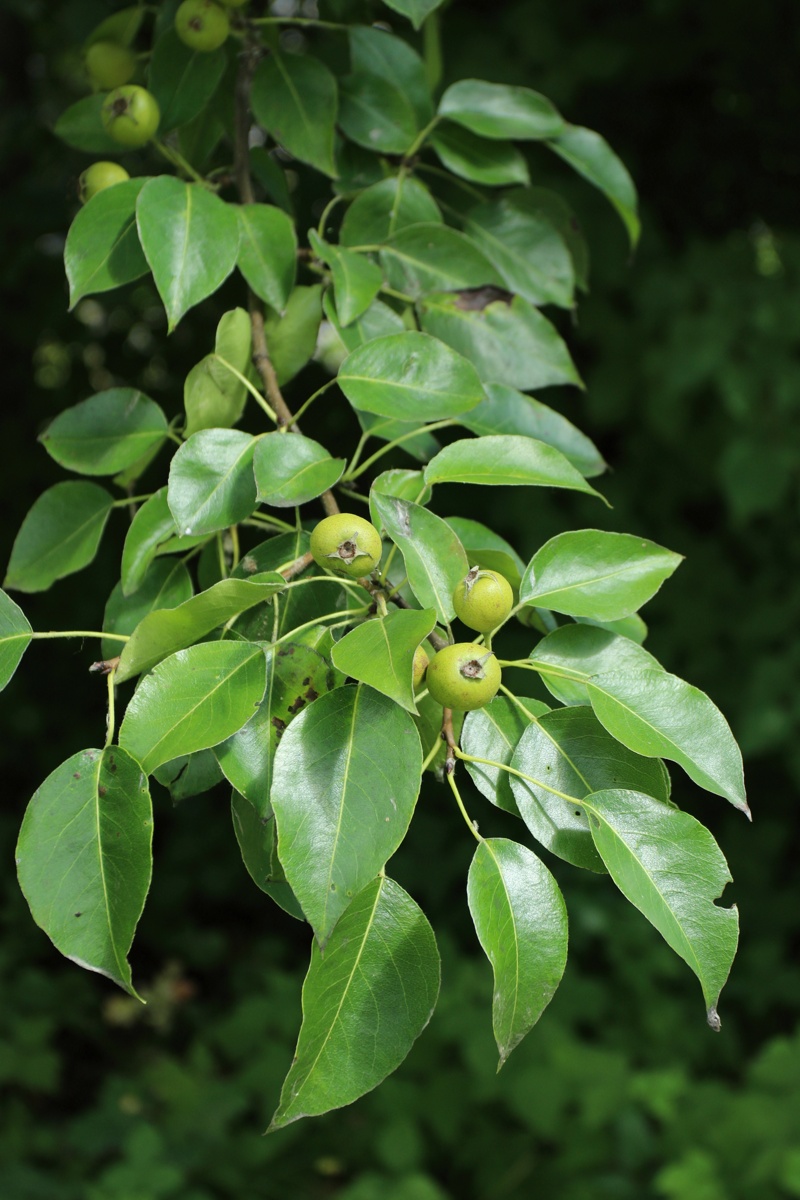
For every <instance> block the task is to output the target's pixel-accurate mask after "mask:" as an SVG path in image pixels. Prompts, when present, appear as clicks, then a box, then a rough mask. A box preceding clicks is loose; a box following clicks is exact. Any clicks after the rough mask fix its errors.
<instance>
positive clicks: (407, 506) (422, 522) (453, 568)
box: [372, 494, 469, 623]
mask: <svg viewBox="0 0 800 1200" xmlns="http://www.w3.org/2000/svg"><path fill="white" fill-rule="evenodd" d="M372 503H373V505H374V507H375V510H376V512H377V513H378V516H379V517H380V520H381V525H382V526H383V528H384V529H385V530H386V532H387V533H388V535H389V537H390V538H391V539H392V541H393V542H394V543H395V544H396V546H397V547H398V549H399V550H400V553H401V554H402V555H403V562H404V563H405V568H406V574H407V575H408V582H409V586H410V588H411V590H412V592H413V593H414V595H415V596H416V598H417V600H418V601H419V603H420V604H421V605H422V606H423V607H424V608H433V609H435V610H436V613H437V615H438V617H439V620H440V621H443V622H445V623H447V622H448V621H452V620H453V618H454V617H455V615H456V614H455V609H454V608H453V591H454V589H455V586H456V584H457V583H458V582H459V580H461V579H463V578H464V576H465V575H466V573H467V571H468V570H469V563H468V561H467V556H466V553H465V552H464V547H463V546H462V545H461V543H460V541H459V540H458V538H457V537H456V535H455V533H454V532H453V530H452V529H451V528H450V526H449V525H448V524H447V522H446V521H443V520H442V518H441V517H437V516H436V514H435V513H432V512H429V511H428V509H427V508H423V507H422V506H421V505H419V504H412V503H410V502H409V501H408V500H400V499H398V498H397V497H395V496H381V495H380V494H377V495H373V497H372Z"/></svg>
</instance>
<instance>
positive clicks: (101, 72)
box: [86, 42, 136, 92]
mask: <svg viewBox="0 0 800 1200" xmlns="http://www.w3.org/2000/svg"><path fill="white" fill-rule="evenodd" d="M86 74H87V75H88V76H89V80H90V82H91V84H92V87H93V88H94V90H95V91H96V92H108V91H110V90H111V88H116V87H122V85H123V83H127V82H128V80H129V79H133V77H134V75H135V74H136V55H135V54H134V53H133V51H132V50H129V49H128V47H127V46H120V45H119V44H118V43H117V42H92V44H91V46H89V48H88V49H87V51H86Z"/></svg>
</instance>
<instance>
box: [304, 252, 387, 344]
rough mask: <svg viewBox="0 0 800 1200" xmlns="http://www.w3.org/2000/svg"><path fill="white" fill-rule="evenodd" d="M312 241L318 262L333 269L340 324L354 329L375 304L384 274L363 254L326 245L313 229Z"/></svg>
mask: <svg viewBox="0 0 800 1200" xmlns="http://www.w3.org/2000/svg"><path fill="white" fill-rule="evenodd" d="M308 238H309V242H310V244H311V248H312V250H313V251H314V254H315V255H316V256H317V258H320V259H322V261H323V262H326V263H327V264H328V265H329V267H330V268H331V275H332V277H333V288H334V292H335V294H336V311H337V313H338V316H339V321H340V322H341V324H342V326H347V325H350V324H351V323H352V322H353V321H355V319H356V318H357V317H360V316H361V315H362V313H364V312H366V310H367V309H368V308H369V306H370V304H372V301H373V300H374V299H375V297H376V296H377V294H378V292H379V291H380V289H381V286H382V284H383V273H382V271H381V269H380V267H378V266H376V265H375V263H374V262H371V261H370V260H369V259H368V258H365V257H364V256H363V255H362V254H354V253H353V251H352V250H344V249H342V248H341V247H340V246H330V245H329V244H328V243H327V242H323V240H322V238H320V237H318V236H317V234H316V233H315V232H314V230H313V229H311V230H309V234H308Z"/></svg>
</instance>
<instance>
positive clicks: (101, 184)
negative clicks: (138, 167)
mask: <svg viewBox="0 0 800 1200" xmlns="http://www.w3.org/2000/svg"><path fill="white" fill-rule="evenodd" d="M126 179H130V175H129V174H128V172H127V171H126V170H125V168H124V167H121V166H120V165H119V163H115V162H96V163H92V165H91V166H90V167H87V168H86V170H85V171H82V172H81V175H80V177H79V179H78V195H79V196H80V200H81V204H85V203H86V201H87V200H91V198H92V196H96V195H97V193H98V192H104V191H105V189H106V188H109V187H113V186H114V184H115V183H124V182H125V180H126Z"/></svg>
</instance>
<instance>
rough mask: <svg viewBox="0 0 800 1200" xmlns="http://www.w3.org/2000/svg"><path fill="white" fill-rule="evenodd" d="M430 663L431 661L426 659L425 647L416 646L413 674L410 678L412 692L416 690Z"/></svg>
mask: <svg viewBox="0 0 800 1200" xmlns="http://www.w3.org/2000/svg"><path fill="white" fill-rule="evenodd" d="M430 661H431V660H430V658H429V657H428V653H427V651H426V649H425V647H424V646H417V648H416V650H415V651H414V674H413V676H412V679H413V684H414V691H416V690H417V688H418V687H419V686H420V684H421V683H422V681H423V679H424V678H425V672H426V671H427V669H428V663H429V662H430Z"/></svg>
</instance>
